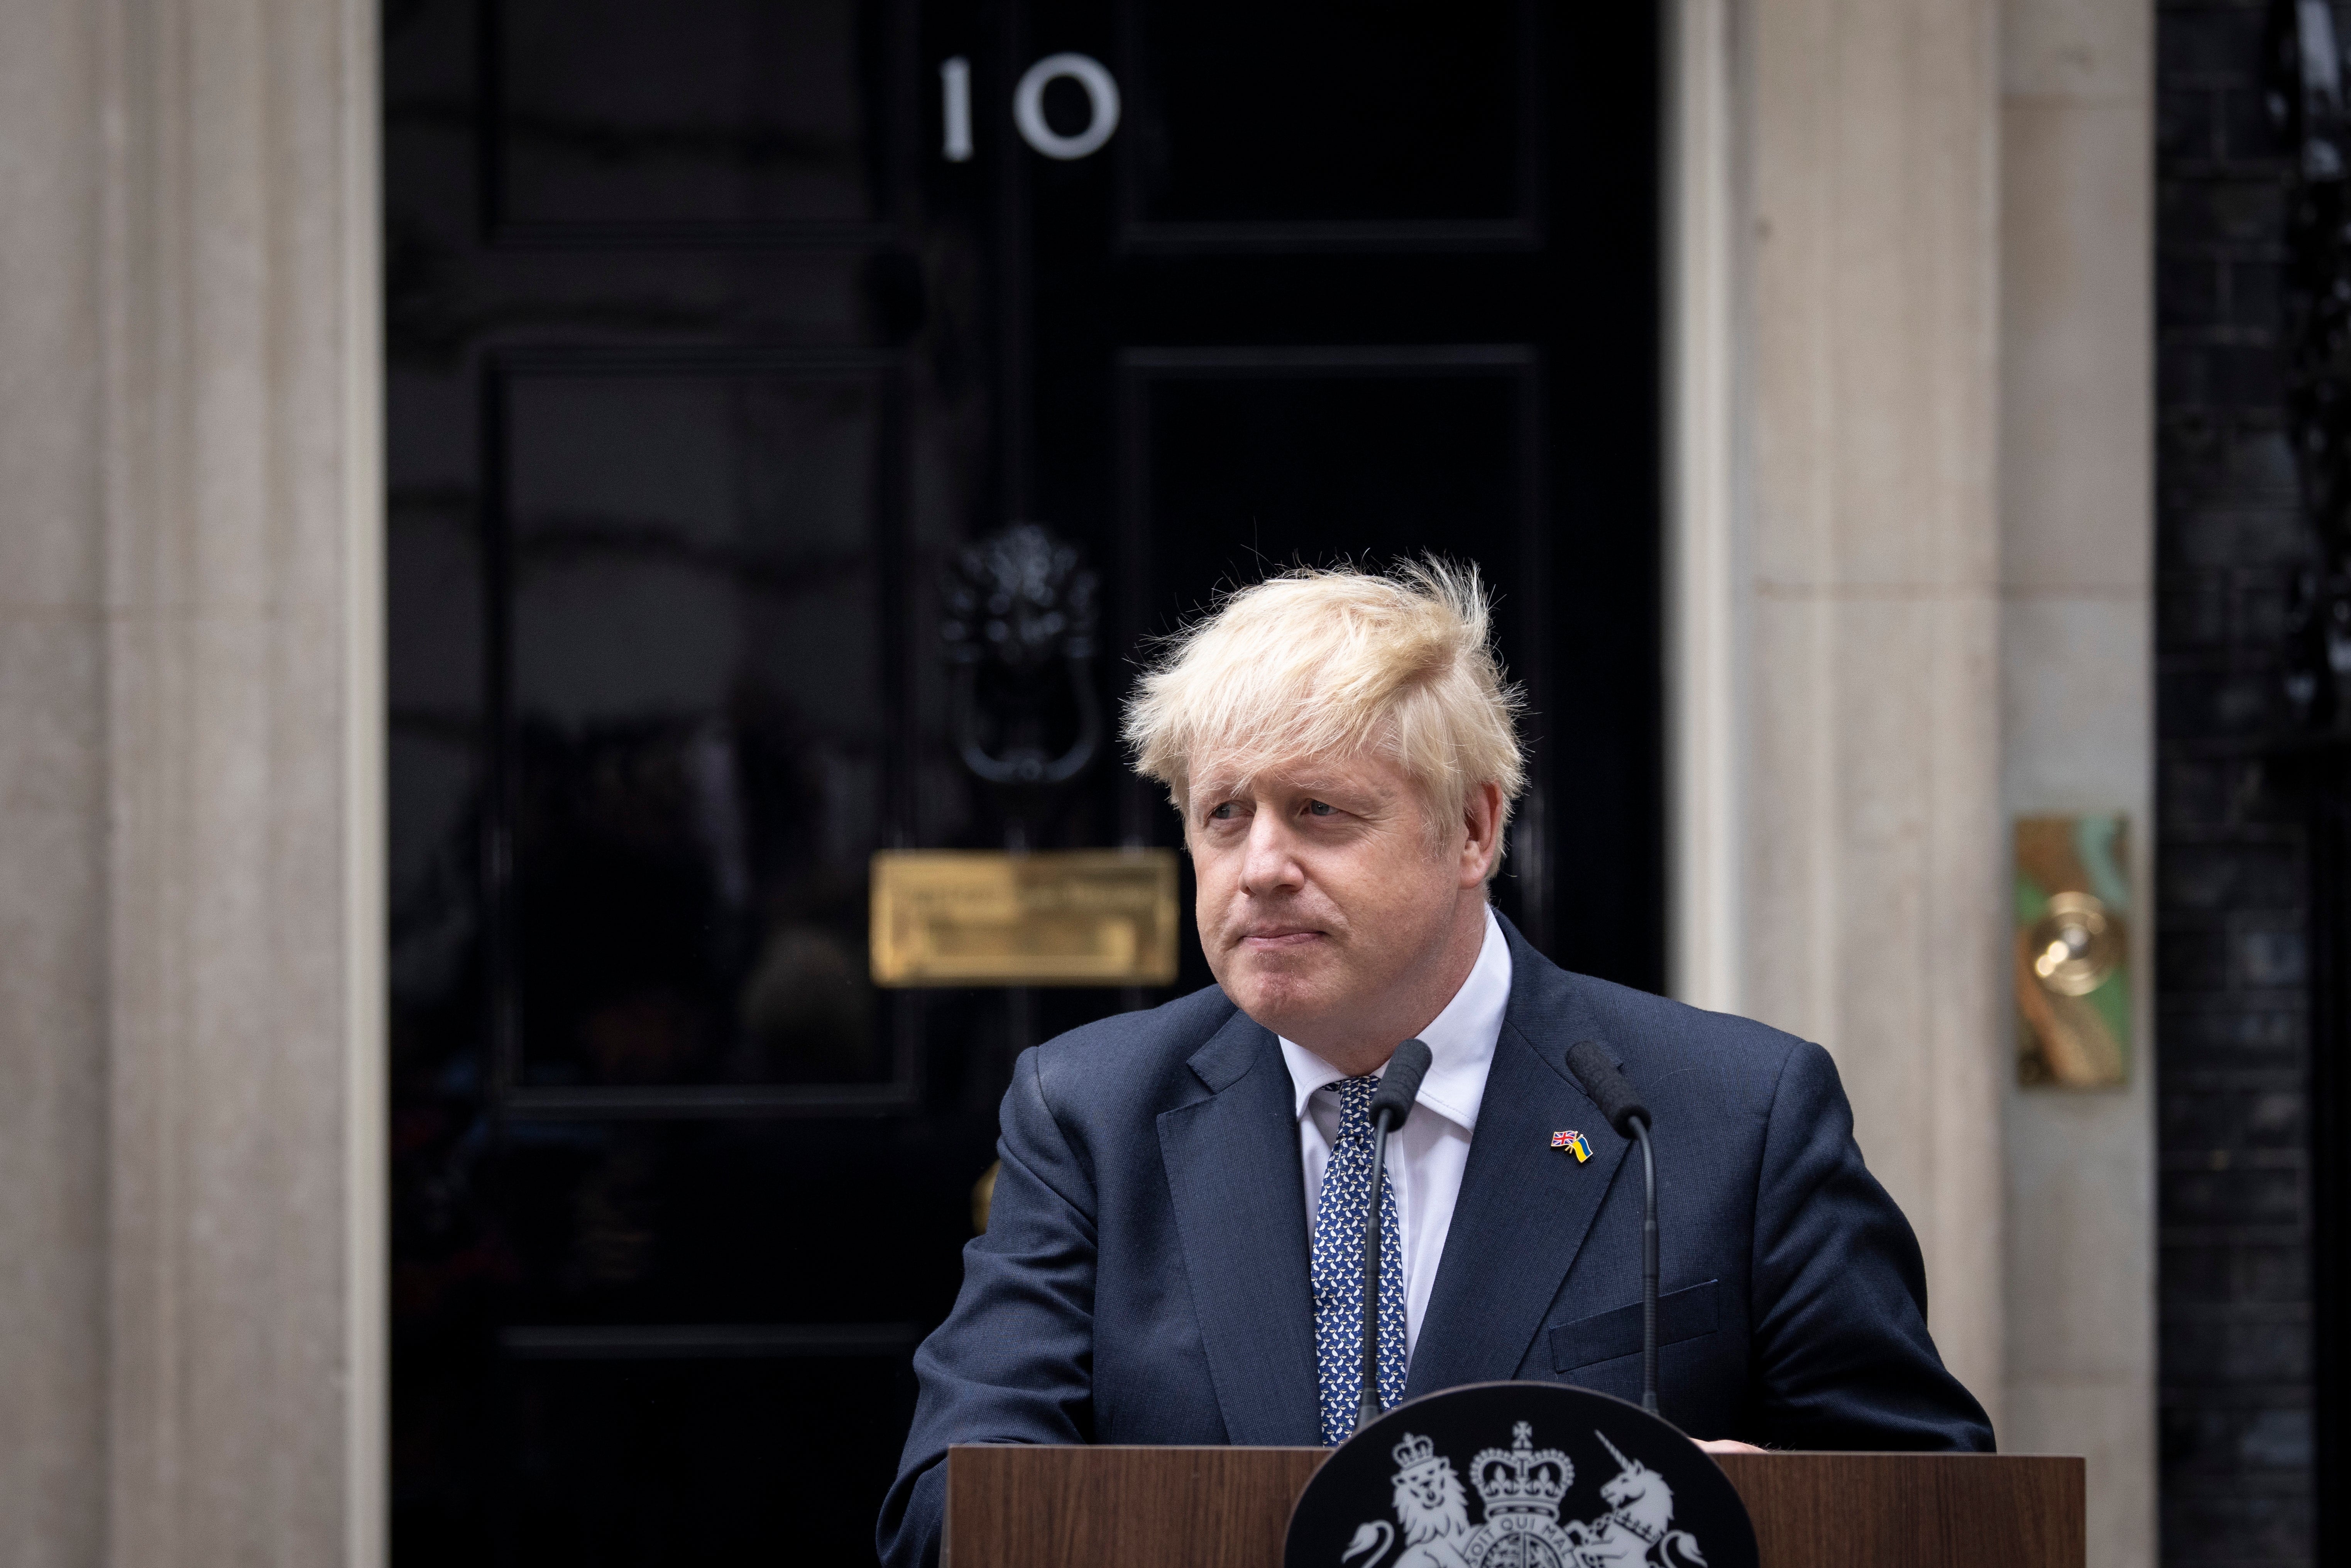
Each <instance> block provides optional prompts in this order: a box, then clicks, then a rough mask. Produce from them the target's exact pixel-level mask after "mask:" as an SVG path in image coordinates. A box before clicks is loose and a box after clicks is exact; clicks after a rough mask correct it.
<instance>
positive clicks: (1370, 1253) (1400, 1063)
mask: <svg viewBox="0 0 2351 1568" xmlns="http://www.w3.org/2000/svg"><path fill="white" fill-rule="evenodd" d="M1427 1076H1428V1047H1427V1046H1426V1045H1424V1044H1422V1043H1421V1042H1420V1041H1419V1040H1405V1042H1404V1043H1403V1044H1402V1045H1399V1046H1397V1047H1396V1048H1395V1055H1394V1056H1391V1057H1389V1058H1388V1066H1387V1071H1385V1072H1383V1073H1382V1074H1380V1086H1379V1087H1378V1088H1377V1089H1374V1090H1373V1091H1372V1208H1371V1212H1370V1213H1369V1214H1367V1215H1365V1216H1364V1388H1363V1397H1362V1399H1361V1400H1360V1401H1359V1402H1358V1403H1357V1405H1356V1406H1355V1430H1357V1431H1359V1432H1360V1431H1362V1430H1363V1429H1364V1427H1366V1426H1369V1425H1370V1424H1371V1423H1372V1422H1374V1421H1375V1420H1377V1419H1378V1418H1379V1415H1380V1409H1381V1406H1380V1190H1381V1184H1382V1183H1384V1182H1385V1181H1386V1180H1387V1175H1388V1134H1390V1133H1392V1132H1394V1131H1395V1130H1396V1129H1397V1128H1398V1127H1401V1126H1403V1125H1404V1119H1405V1117H1406V1116H1409V1115H1411V1114H1412V1104H1413V1102H1414V1101H1415V1100H1416V1099H1418V1098H1419V1097H1420V1081H1421V1080H1422V1079H1424V1078H1426V1077H1427Z"/></svg>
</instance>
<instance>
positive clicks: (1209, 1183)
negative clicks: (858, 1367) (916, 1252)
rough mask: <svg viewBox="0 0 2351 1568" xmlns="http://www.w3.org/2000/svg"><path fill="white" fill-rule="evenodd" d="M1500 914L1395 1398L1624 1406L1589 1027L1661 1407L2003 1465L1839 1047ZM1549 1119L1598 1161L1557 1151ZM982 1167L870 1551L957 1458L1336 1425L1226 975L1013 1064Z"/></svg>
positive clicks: (1684, 1416) (1623, 1272) (1275, 1132)
mask: <svg viewBox="0 0 2351 1568" xmlns="http://www.w3.org/2000/svg"><path fill="white" fill-rule="evenodd" d="M1504 932H1505V935H1506V936H1508V937H1509V939H1510V958H1511V962H1512V964H1513V966H1514V967H1515V973H1514V975H1513V977H1512V980H1511V985H1510V1006H1509V1009H1508V1010H1507V1011H1506V1013H1505V1015H1504V1019H1503V1023H1502V1032H1501V1037H1500V1039H1499V1040H1498V1041H1497V1042H1496V1045H1495V1048H1494V1062H1493V1067H1492V1070H1491V1071H1490V1073H1489V1077H1488V1079H1487V1081H1486V1096H1485V1100H1484V1102H1483V1103H1482V1104H1481V1105H1480V1107H1479V1113H1478V1127H1477V1131H1476V1133H1475V1134H1474V1135H1473V1137H1472V1138H1471V1140H1470V1145H1469V1159H1468V1168H1467V1169H1466V1171H1465V1172H1464V1173H1463V1176H1462V1183H1461V1195H1460V1198H1459V1200H1458V1204H1457V1206H1456V1207H1455V1209H1454V1214H1453V1226H1452V1229H1451V1232H1450V1233H1449V1234H1448V1235H1447V1239H1446V1243H1445V1252H1444V1256H1443V1258H1442V1260H1440V1262H1439V1264H1438V1268H1437V1282H1436V1285H1435V1288H1434V1289H1433V1291H1431V1293H1430V1296H1429V1301H1428V1310H1427V1313H1426V1318H1425V1320H1424V1322H1422V1324H1421V1329H1420V1334H1419V1337H1418V1339H1417V1340H1416V1343H1415V1346H1414V1353H1413V1357H1412V1364H1411V1367H1410V1369H1409V1374H1408V1377H1407V1381H1406V1385H1405V1395H1406V1396H1407V1397H1416V1396H1420V1395H1423V1394H1427V1393H1431V1392H1433V1391H1435V1390H1437V1389H1439V1388H1448V1387H1451V1386H1453V1385H1456V1384H1461V1383H1476V1382H1480V1381H1484V1380H1488V1379H1494V1378H1550V1379H1554V1380H1557V1381H1561V1382H1567V1383H1575V1384H1581V1385H1583V1386H1585V1387H1587V1388H1596V1389H1599V1390H1601V1391H1602V1392H1604V1393H1608V1394H1614V1395H1617V1396H1621V1397H1623V1398H1626V1399H1634V1400H1637V1399H1638V1398H1639V1397H1640V1379H1641V1365H1640V1363H1641V1357H1640V1347H1641V1324H1640V1306H1639V1302H1640V1286H1641V1262H1640V1255H1641V1249H1640V1229H1641V1173H1640V1167H1639V1161H1638V1159H1637V1157H1636V1158H1634V1159H1627V1158H1626V1157H1625V1155H1626V1151H1627V1149H1628V1148H1629V1147H1630V1146H1631V1145H1629V1143H1628V1142H1627V1141H1626V1140H1625V1139H1622V1138H1619V1137H1618V1136H1617V1135H1616V1134H1614V1133H1613V1132H1611V1131H1610V1130H1609V1129H1608V1127H1607V1126H1606V1125H1605V1124H1604V1123H1603V1122H1602V1121H1601V1120H1600V1116H1599V1113H1598V1112H1597V1110H1596V1109H1595V1108H1594V1107H1593V1103H1592V1101H1591V1100H1590V1099H1589V1098H1588V1097H1587V1096H1586V1095H1585V1094H1584V1092H1583V1089H1582V1088H1581V1087H1579V1086H1578V1084H1577V1083H1576V1082H1575V1079H1574V1077H1573V1074H1571V1073H1570V1072H1569V1071H1568V1070H1567V1063H1566V1055H1567V1048H1568V1047H1569V1046H1570V1045H1572V1044H1573V1043H1574V1042H1575V1041H1577V1040H1599V1041H1601V1042H1602V1043H1604V1045H1605V1046H1607V1048H1608V1049H1609V1051H1610V1053H1611V1054H1612V1055H1614V1057H1615V1058H1616V1059H1617V1060H1618V1061H1619V1062H1620V1063H1621V1064H1622V1065H1623V1067H1624V1069H1625V1073H1626V1075H1627V1076H1628V1077H1629V1078H1631V1080H1632V1081H1633V1082H1634V1084H1635V1087H1636V1088H1638V1089H1639V1091H1640V1092H1641V1094H1642V1096H1643V1098H1644V1099H1645V1100H1646V1103H1648V1105H1649V1107H1650V1109H1651V1110H1652V1111H1653V1112H1654V1113H1655V1114H1656V1124H1655V1129H1654V1137H1655V1141H1656V1155H1657V1187H1658V1192H1657V1221H1658V1228H1659V1232H1660V1241H1661V1250H1662V1257H1663V1273H1662V1281H1661V1289H1662V1297H1661V1303H1660V1312H1659V1313H1658V1318H1659V1331H1660V1332H1659V1336H1658V1337H1659V1340H1660V1342H1661V1343H1662V1345H1663V1349H1662V1351H1661V1352H1660V1354H1659V1357H1658V1404H1659V1406H1660V1407H1661V1409H1662V1410H1663V1412H1664V1414H1665V1416H1666V1417H1667V1419H1668V1420H1671V1421H1673V1422H1675V1423H1676V1424H1677V1425H1678V1426H1679V1427H1681V1428H1682V1429H1683V1430H1684V1431H1687V1432H1688V1433H1690V1434H1692V1435H1693V1436H1695V1437H1739V1438H1743V1439H1745V1440H1746V1441H1749V1442H1752V1443H1764V1444H1770V1445H1772V1446H1775V1447H1780V1448H1912V1449H1917V1448H1957V1449H1989V1448H1991V1442H1992V1435H1991V1427H1990V1425H1989V1423H1988V1422H1987V1421H1986V1420H1985V1417H1984V1413H1983V1409H1982V1407H1981V1406H1979V1405H1978V1404H1977V1403H1976V1401H1975V1400H1974V1398H1973V1397H1972V1396H1970V1395H1969V1393H1968V1391H1967V1390H1966V1389H1965V1388H1963V1387H1962V1386H1960V1385H1959V1382H1958V1380H1957V1379H1955V1378H1953V1377H1952V1376H1951V1375H1950V1374H1949V1372H1947V1371H1945V1370H1944V1368H1943V1364H1942V1361H1941V1358H1940V1357H1938V1355H1937V1354H1935V1346H1934V1342H1933V1341H1932V1340H1930V1339H1929V1338H1928V1333H1927V1285H1926V1276H1925V1270H1924V1267H1923V1265H1922V1262H1921V1260H1920V1257H1919V1253H1918V1243H1917V1239H1916V1238H1915V1237H1914V1236H1913V1235H1912V1234H1911V1231H1910V1227H1909V1224H1908V1222H1907V1221H1906V1220H1905V1219H1904V1218H1902V1212H1901V1210H1900V1209H1898V1208H1896V1207H1895V1205H1894V1200H1893V1199H1892V1198H1890V1197H1887V1196H1886V1189H1885V1188H1883V1187H1881V1186H1878V1185H1877V1182H1876V1178H1875V1177H1873V1176H1871V1175H1870V1174H1869V1172H1868V1170H1867V1169H1866V1168H1865V1166H1863V1164H1862V1158H1861V1151H1860V1150H1859V1149H1858V1148H1856V1147H1855V1145H1854V1141H1853V1113H1852V1111H1851V1109H1850V1108H1849V1107H1848V1106H1847V1105H1846V1103H1845V1098H1844V1089H1843V1088H1842V1087H1841V1086H1840V1085H1839V1083H1838V1082H1837V1075H1836V1069H1835V1067H1834V1065H1833V1064H1832V1063H1831V1062H1830V1061H1829V1058H1828V1054H1827V1052H1825V1051H1822V1050H1821V1049H1820V1047H1818V1046H1816V1045H1811V1044H1807V1043H1806V1042H1804V1041H1802V1040H1796V1039H1794V1038H1792V1036H1789V1035H1784V1034H1782V1033H1779V1032H1778V1031H1777V1030H1770V1029H1766V1028H1764V1027H1763V1026H1762V1025H1761V1024H1756V1023H1750V1022H1748V1021H1747V1020H1745V1019H1737V1018H1729V1017H1726V1016H1723V1015H1721V1014H1719V1013H1706V1012H1700V1011H1698V1010H1697V1009H1693V1008H1687V1007H1684V1006H1682V1005H1680V1004H1679V1003H1677V1002H1670V1001H1667V1000H1665V999H1663V998H1658V997H1654V996H1650V995H1648V994H1647V993H1646V992H1641V991H1635V990H1628V989H1626V988H1624V987H1621V986H1614V985H1610V984H1608V983H1606V982H1605V981H1602V980H1594V979H1592V978H1589V977H1585V976H1582V975H1574V974H1570V973H1568V972H1567V971H1565V970H1563V969H1562V968H1560V967H1558V966H1556V965H1554V964H1552V963H1551V962H1550V961H1549V960H1548V959H1546V958H1544V957H1543V956H1541V954H1539V953H1537V952H1535V950H1534V949H1533V948H1531V947H1530V946H1527V944H1526V942H1525V941H1524V940H1523V939H1522V938H1521V937H1520V936H1519V934H1518V932H1517V931H1515V930H1513V929H1511V928H1510V926H1509V925H1508V924H1507V923H1505V925H1504ZM1568 1129H1573V1130H1576V1131H1580V1132H1582V1133H1583V1134H1584V1135H1585V1136H1586V1137H1588V1138H1590V1139H1591V1140H1592V1146H1593V1157H1592V1159H1591V1160H1590V1161H1589V1162H1588V1163H1585V1164H1581V1165H1579V1164H1578V1163H1577V1162H1576V1160H1575V1159H1574V1157H1573V1155H1570V1154H1569V1153H1567V1152H1566V1151H1564V1150H1561V1149H1555V1148H1553V1147H1552V1145H1551V1137H1552V1133H1553V1132H1556V1131H1561V1130H1568ZM998 1151H999V1153H1000V1155H1001V1156H1002V1159H1003V1168H1002V1170H1001V1172H1000V1173H999V1174H998V1176H997V1178H996V1196H995V1200H994V1207H993V1209H992V1212H991V1213H990V1215H989V1218H988V1225H987V1235H985V1236H982V1237H979V1238H978V1239H976V1240H974V1241H973V1242H972V1243H971V1244H970V1246H969V1247H968V1248H967V1249H965V1253H964V1284H963V1292H962V1294H961V1296H960V1297H959V1298H958V1299H957V1300H956V1306H955V1311H954V1312H953V1313H952V1314H951V1315H950V1316H949V1317H948V1319H947V1321H946V1323H945V1324H943V1325H942V1326H941V1327H940V1329H939V1331H938V1332H937V1333H935V1334H933V1335H931V1337H930V1338H929V1339H927V1340H925V1342H924V1343H923V1345H922V1347H921V1349H919V1350H917V1351H916V1352H915V1353H914V1371H915V1374H916V1376H917V1377H918V1378H919V1380H920V1383H921V1394H920V1398H919V1401H918V1403H917V1405H916V1407H915V1411H914V1429H913V1431H912V1432H911V1433H910V1434H909V1435H908V1437H907V1439H906V1448H905V1454H904V1458H902V1460H901V1461H900V1464H899V1469H898V1479H897V1482H896V1484H895V1485H894V1486H893V1487H892V1488H891V1490H890V1494H889V1497H888V1500H887V1501H886V1502H885V1503H884V1505H883V1512H882V1520H881V1528H880V1545H881V1551H882V1556H883V1561H884V1562H886V1563H890V1564H892V1565H893V1568H918V1565H922V1564H927V1563H933V1562H935V1560H936V1557H937V1554H938V1542H939V1532H940V1526H941V1522H942V1513H943V1511H944V1508H945V1504H946V1465H945V1463H944V1462H943V1461H944V1459H945V1458H946V1449H947V1445H948V1444H950V1443H1185V1444H1224V1443H1238V1444H1263V1445H1294V1446H1304V1447H1311V1446H1313V1445H1315V1444H1317V1443H1319V1442H1320V1441H1321V1440H1322V1439H1321V1433H1320V1425H1321V1424H1320V1419H1319V1415H1318V1411H1317V1406H1316V1393H1315V1388H1316V1380H1315V1364H1314V1305H1313V1300H1312V1296H1311V1288H1310V1285H1309V1282H1308V1242H1307V1230H1308V1226H1307V1214H1306V1204H1305V1197H1304V1188H1305V1178H1304V1176H1303V1174H1302V1170H1301V1165H1300V1155H1299V1144H1298V1117H1297V1114H1296V1101H1295V1099H1294V1097H1293V1094H1292V1091H1291V1087H1290V1073H1289V1071H1288V1070H1287V1068H1286V1067H1285V1066H1284V1065H1283V1062H1282V1057H1281V1051H1280V1047H1279V1045H1278V1044H1277V1043H1276V1041H1275V1039H1274V1037H1273V1035H1272V1034H1271V1033H1270V1031H1268V1030H1265V1029H1264V1028H1262V1027H1261V1026H1259V1024H1257V1023H1255V1022H1254V1021H1252V1020H1251V1019H1249V1017H1248V1016H1247V1015H1246V1014H1244V1013H1241V1012H1240V1011H1238V1009H1235V1007H1234V1006H1233V1004H1232V1003H1231V1002H1230V1001H1229V1000H1228V999H1227V998H1226V997H1225V995H1224V993H1223V992H1222V991H1220V990H1218V989H1217V988H1214V987H1211V988H1208V989H1207V990H1204V991H1198V992H1196V993H1194V994H1193V995H1191V996H1188V997H1185V998H1182V999H1180V1000H1177V1001H1174V1002H1170V1003H1168V1004H1167V1005H1166V1006H1165V1007H1162V1008H1157V1009H1153V1010H1151V1011H1149V1012H1141V1013H1128V1014H1125V1015H1123V1016H1122V1017H1118V1018H1111V1019H1102V1021H1101V1022H1099V1023H1093V1024H1089V1025H1087V1026H1086V1027H1085V1028H1083V1029H1080V1030H1071V1032H1070V1033H1068V1034H1065V1035H1062V1036H1061V1037H1060V1038H1059V1039H1056V1040H1049V1041H1048V1042H1046V1043H1045V1044H1043V1045H1040V1046H1039V1047H1037V1048H1036V1049H1035V1050H1033V1051H1027V1052H1025V1053H1023V1054H1022V1056H1021V1057H1020V1060H1019V1064H1018V1065H1017V1066H1016V1067H1015V1069H1014V1071H1013V1078H1012V1087H1011V1089H1010V1090H1009V1092H1007V1093H1006V1095H1005V1097H1004V1110H1003V1137H1002V1140H1001V1142H1000V1143H999V1145H998Z"/></svg>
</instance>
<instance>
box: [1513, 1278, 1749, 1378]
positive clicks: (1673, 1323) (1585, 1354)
mask: <svg viewBox="0 0 2351 1568" xmlns="http://www.w3.org/2000/svg"><path fill="white" fill-rule="evenodd" d="M1715 1284H1716V1281H1712V1280H1708V1281H1706V1283H1704V1284H1702V1285H1688V1286H1685V1287H1684V1288H1682V1289H1681V1290H1678V1291H1667V1292H1666V1293H1665V1294H1663V1295H1661V1296H1659V1297H1658V1298H1657V1343H1658V1345H1659V1346H1660V1347H1661V1348H1662V1347H1663V1346H1666V1345H1669V1344H1678V1343H1681V1342H1682V1341H1683V1340H1686V1339H1697V1338H1698V1337H1699V1336H1700V1335H1703V1334H1710V1333H1713V1332H1714V1330H1715V1316H1714V1313H1715V1306H1714V1299H1715V1294H1716V1292H1715ZM1638 1354H1641V1303H1640V1302H1638V1301H1635V1302H1634V1303H1633V1304H1632V1305H1631V1306H1629V1307H1618V1308H1617V1309H1616V1310H1615V1311H1614V1312H1601V1313H1599V1314H1598V1315H1596V1316H1593V1317H1588V1318H1578V1319H1577V1320H1576V1321H1575V1322H1572V1323H1559V1324H1556V1325H1555V1326H1553V1328H1552V1331H1551V1364H1552V1371H1554V1372H1573V1371H1574V1370H1575V1369H1576V1368H1577V1367H1580V1366H1590V1365H1591V1364H1593V1363H1594V1362H1597V1361H1614V1360H1615V1359H1616V1357H1618V1356H1620V1355H1638Z"/></svg>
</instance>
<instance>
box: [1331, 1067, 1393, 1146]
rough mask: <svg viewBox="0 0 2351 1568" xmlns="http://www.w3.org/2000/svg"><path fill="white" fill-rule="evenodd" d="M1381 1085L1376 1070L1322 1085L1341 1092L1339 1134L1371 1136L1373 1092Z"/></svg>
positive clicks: (1343, 1135) (1342, 1135)
mask: <svg viewBox="0 0 2351 1568" xmlns="http://www.w3.org/2000/svg"><path fill="white" fill-rule="evenodd" d="M1379 1086H1380V1075H1379V1074H1378V1073H1376V1072H1366V1073H1364V1075H1363V1076H1362V1077H1361V1078H1342V1079H1340V1080H1338V1081H1337V1082H1333V1083H1325V1084H1324V1085H1323V1086H1322V1087H1323V1088H1325V1089H1336V1090H1337V1091H1338V1092H1339V1136H1341V1137H1342V1138H1346V1137H1352V1136H1353V1135H1355V1134H1362V1135H1363V1136H1364V1137H1367V1138H1368V1137H1370V1136H1371V1134H1372V1094H1373V1092H1374V1091H1376V1090H1377V1089H1378V1088H1379Z"/></svg>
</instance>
